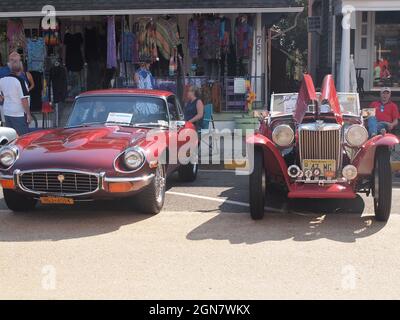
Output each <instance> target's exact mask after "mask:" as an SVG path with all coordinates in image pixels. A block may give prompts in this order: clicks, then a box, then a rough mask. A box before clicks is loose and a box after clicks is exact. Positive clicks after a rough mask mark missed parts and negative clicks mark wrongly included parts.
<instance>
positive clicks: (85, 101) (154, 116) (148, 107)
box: [67, 96, 169, 127]
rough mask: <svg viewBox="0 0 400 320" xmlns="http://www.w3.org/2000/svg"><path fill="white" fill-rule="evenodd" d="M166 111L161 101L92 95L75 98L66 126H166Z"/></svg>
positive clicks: (159, 99) (151, 98)
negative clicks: (108, 124) (106, 124)
mask: <svg viewBox="0 0 400 320" xmlns="http://www.w3.org/2000/svg"><path fill="white" fill-rule="evenodd" d="M168 120H169V119H168V112H167V108H166V105H165V101H164V100H163V99H161V98H154V97H140V96H126V97H121V96H119V97H117V96H108V97H105V96H92V97H82V98H78V99H77V100H76V102H75V105H74V109H73V111H72V114H71V116H70V118H69V121H68V124H67V127H77V126H85V125H93V124H105V123H110V124H120V125H126V126H135V125H138V126H140V125H149V126H151V125H160V126H167V125H168Z"/></svg>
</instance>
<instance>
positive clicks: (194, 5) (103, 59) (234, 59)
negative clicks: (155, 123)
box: [0, 0, 303, 113]
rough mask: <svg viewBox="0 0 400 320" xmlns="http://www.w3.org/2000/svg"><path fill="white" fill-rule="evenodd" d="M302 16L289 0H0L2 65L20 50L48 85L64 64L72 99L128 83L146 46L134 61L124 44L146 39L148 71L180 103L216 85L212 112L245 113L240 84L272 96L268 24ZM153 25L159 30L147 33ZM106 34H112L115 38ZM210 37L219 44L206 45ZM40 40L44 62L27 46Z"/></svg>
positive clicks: (261, 100)
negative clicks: (48, 21) (189, 91)
mask: <svg viewBox="0 0 400 320" xmlns="http://www.w3.org/2000/svg"><path fill="white" fill-rule="evenodd" d="M17 4H18V5H17ZM49 5H50V6H52V7H53V8H54V9H55V11H54V14H55V15H56V27H55V29H54V30H52V31H53V33H52V34H51V33H50V34H48V33H47V32H46V31H44V30H42V26H41V23H42V21H43V17H44V16H45V15H48V16H51V15H52V14H53V13H52V8H51V7H49ZM301 11H303V8H301V7H298V6H296V5H295V1H290V0H250V1H246V2H243V1H240V0H214V1H194V0H193V1H188V0H174V1H169V0H149V1H144V2H138V1H132V0H119V1H114V0H108V1H78V0H76V1H64V0H63V1H61V0H52V1H51V0H45V1H44V0H43V1H37V0H24V1H17V2H15V1H10V0H2V1H1V12H0V49H1V50H0V53H1V57H2V59H1V60H2V62H3V64H4V63H5V62H6V57H7V54H8V52H9V51H11V50H19V51H21V54H22V55H23V56H24V59H25V62H26V65H27V69H28V70H29V68H30V67H31V66H32V65H33V66H35V69H38V70H34V71H37V72H38V74H37V76H38V79H39V76H40V74H41V76H42V78H43V79H44V80H47V81H46V83H47V82H49V81H51V79H50V78H49V74H50V71H51V70H50V69H51V68H52V67H54V64H55V63H60V64H61V65H62V66H64V65H65V67H66V69H67V70H66V71H67V72H66V74H67V81H68V86H67V91H68V92H67V98H68V97H69V98H70V99H73V97H74V96H76V95H77V94H79V93H80V92H82V91H85V90H89V89H100V88H104V87H110V86H115V85H122V86H130V85H132V79H133V77H132V75H133V73H134V72H135V69H136V68H137V63H138V62H139V60H143V57H141V56H140V55H141V54H142V51H143V50H142V49H143V48H142V47H141V46H140V45H139V47H138V48H136V50H137V51H138V54H137V57H136V58H131V55H132V53H131V52H130V51H129V50H130V49H127V48H128V46H127V43H129V48H131V46H132V43H131V39H132V36H133V37H137V38H139V39H142V38H143V37H147V38H145V39H146V41H147V40H148V41H147V42H146V44H147V45H149V42H151V41H153V42H152V43H153V47H151V45H149V46H150V47H151V48H147V49H148V50H147V51H146V52H147V58H150V59H152V61H153V63H152V71H153V73H154V75H155V77H156V79H157V81H158V84H159V87H160V88H162V89H170V91H176V93H177V94H178V95H179V96H180V97H181V98H182V99H183V98H184V90H185V85H186V86H187V85H188V84H194V85H196V86H198V87H200V88H205V89H210V87H213V88H212V89H213V90H211V94H212V95H213V97H212V98H213V99H214V100H215V101H219V105H218V106H214V107H215V111H216V112H219V113H223V112H244V111H246V110H245V101H246V99H245V98H246V95H245V94H244V92H241V93H240V90H243V88H242V85H241V84H243V83H244V81H243V80H250V81H251V84H252V90H253V91H254V92H255V93H256V96H257V99H256V103H255V105H258V106H260V107H263V106H264V104H265V100H266V97H267V96H268V95H269V92H268V91H267V88H268V83H267V82H268V77H267V76H266V75H267V74H268V70H267V67H268V63H267V57H268V54H267V45H266V37H267V26H269V25H271V24H272V23H273V22H274V21H276V20H277V19H279V18H280V17H282V15H284V14H296V13H299V12H301ZM194 23H196V27H193V25H194ZM197 24H200V25H201V28H203V29H199V28H198V27H197ZM153 25H157V28H158V29H156V28H154V29H152V26H153ZM110 28H111V29H110ZM110 30H111V34H114V33H115V34H114V38H115V40H113V41H110V39H113V38H110ZM160 30H162V33H163V34H161V35H160V33H161V31H160ZM199 30H200V31H199ZM208 30H209V31H210V32H209V33H207V31H208ZM152 32H154V34H152ZM199 32H200V33H201V34H199ZM132 34H133V35H132ZM153 35H154V38H152V36H153ZM52 37H53V38H54V39H53V38H52ZM211 38H212V39H214V38H215V39H216V41H217V42H216V43H214V42H208V40H209V39H211ZM38 39H39V40H41V39H44V41H45V45H44V51H43V55H44V57H43V56H41V57H40V59H42V60H43V64H41V63H37V62H36V63H35V62H32V54H31V52H30V51H29V49H28V47H29V45H30V44H32V47H35V48H36V47H37V41H38ZM51 39H53V40H51ZM125 39H127V40H126V41H129V42H125ZM104 40H107V41H104ZM18 41H21V43H19V42H18ZM135 43H136V42H135ZM110 46H111V47H110ZM215 47H218V49H217V50H216V52H214V51H215V50H214V49H215ZM99 52H100V54H99ZM110 52H111V56H112V57H113V59H111V60H110ZM126 52H129V56H130V57H129V58H128V59H127V58H126V57H125V56H126ZM34 55H35V54H33V57H34ZM148 56H149V57H148ZM33 59H36V58H35V57H34V58H33ZM73 60H74V62H73V63H72V64H71V61H73ZM0 62H1V61H0ZM42 78H40V79H42ZM99 79H101V80H99ZM40 81H42V80H40ZM46 83H45V84H44V86H45V85H46ZM215 84H218V85H217V86H216V89H215V90H214V85H215ZM236 90H238V92H236ZM49 95H50V96H51V93H49ZM214 95H216V96H214Z"/></svg>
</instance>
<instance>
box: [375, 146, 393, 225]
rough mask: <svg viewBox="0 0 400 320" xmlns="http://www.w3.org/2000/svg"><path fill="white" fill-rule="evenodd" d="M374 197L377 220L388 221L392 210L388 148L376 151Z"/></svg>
mask: <svg viewBox="0 0 400 320" xmlns="http://www.w3.org/2000/svg"><path fill="white" fill-rule="evenodd" d="M373 196H374V208H375V218H376V220H378V221H383V222H386V221H388V220H389V217H390V211H391V208H392V170H391V165H390V152H389V149H388V148H381V149H377V150H376V156H375V170H374V185H373Z"/></svg>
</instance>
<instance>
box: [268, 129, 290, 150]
mask: <svg viewBox="0 0 400 320" xmlns="http://www.w3.org/2000/svg"><path fill="white" fill-rule="evenodd" d="M272 140H273V141H274V142H275V143H276V144H277V145H278V146H280V147H289V146H290V145H291V144H292V143H293V141H294V131H293V129H292V128H291V127H290V126H288V125H286V124H283V125H280V126H277V127H276V128H275V130H274V131H273V133H272Z"/></svg>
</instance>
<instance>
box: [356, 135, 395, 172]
mask: <svg viewBox="0 0 400 320" xmlns="http://www.w3.org/2000/svg"><path fill="white" fill-rule="evenodd" d="M398 143H400V141H399V139H398V138H397V137H396V136H395V135H393V134H386V135H384V136H382V135H379V136H376V137H374V138H372V139H371V140H369V141H368V142H367V143H366V144H365V145H364V146H363V147H362V148H361V150H360V151H359V152H358V154H357V156H356V157H355V159H354V161H353V165H354V166H355V167H356V168H357V170H358V173H359V175H371V174H372V172H373V171H374V166H375V153H376V148H378V147H388V148H392V147H394V146H395V145H396V144H398Z"/></svg>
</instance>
